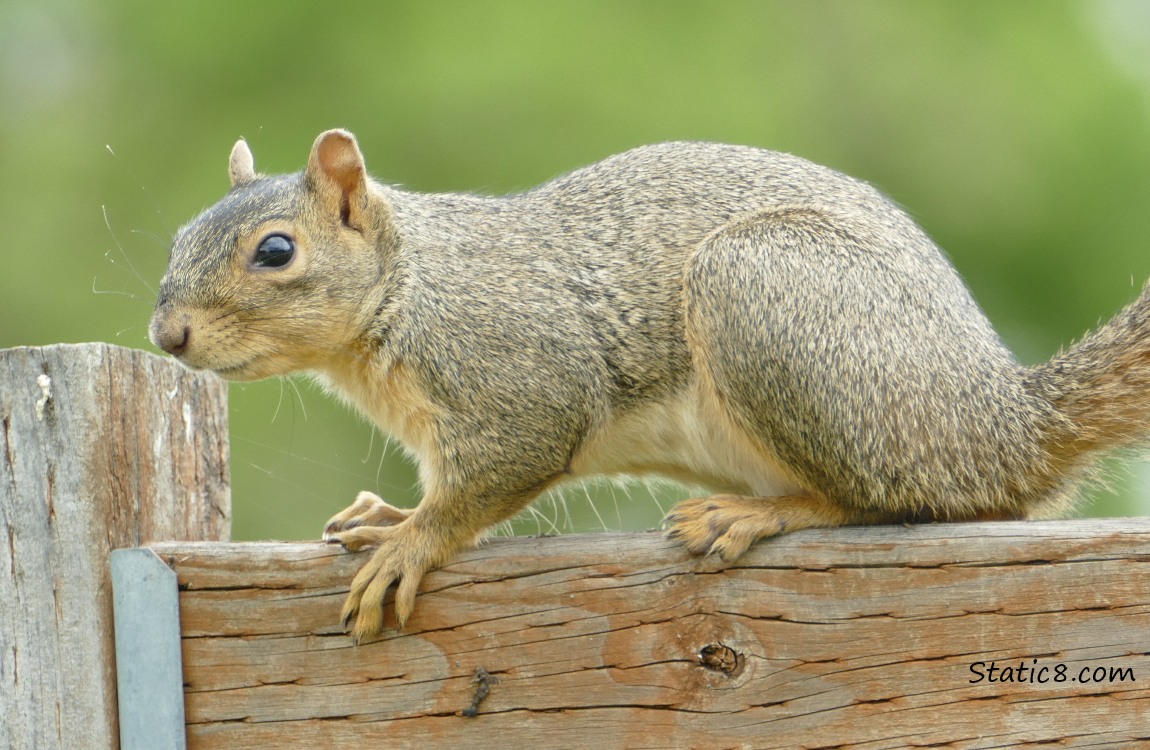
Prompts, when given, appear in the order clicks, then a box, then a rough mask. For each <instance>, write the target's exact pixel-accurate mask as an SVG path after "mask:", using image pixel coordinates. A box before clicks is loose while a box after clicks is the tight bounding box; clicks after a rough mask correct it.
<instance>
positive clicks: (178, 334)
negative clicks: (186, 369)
mask: <svg viewBox="0 0 1150 750" xmlns="http://www.w3.org/2000/svg"><path fill="white" fill-rule="evenodd" d="M191 338H192V327H191V326H184V327H182V328H179V327H177V328H173V329H171V330H168V331H162V332H161V333H160V335H159V336H157V337H156V339H157V340H156V346H158V347H160V348H161V349H163V350H164V351H166V352H167V353H168V354H171V355H172V356H173V357H178V356H180V355H181V354H183V353H184V351H186V350H187V348H188V341H189V340H190V339H191Z"/></svg>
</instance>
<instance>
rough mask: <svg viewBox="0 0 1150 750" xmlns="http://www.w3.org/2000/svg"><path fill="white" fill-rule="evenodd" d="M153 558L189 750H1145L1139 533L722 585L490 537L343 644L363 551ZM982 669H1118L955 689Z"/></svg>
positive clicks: (952, 538)
mask: <svg viewBox="0 0 1150 750" xmlns="http://www.w3.org/2000/svg"><path fill="white" fill-rule="evenodd" d="M153 548H154V549H155V550H156V552H157V553H158V554H160V555H161V557H163V558H164V559H166V560H167V561H168V562H169V564H171V565H172V566H173V567H174V569H175V570H176V572H177V574H178V577H179V580H180V586H181V594H180V601H181V610H182V612H181V619H182V627H183V648H184V676H185V681H186V708H187V718H188V737H189V746H190V747H191V748H199V749H205V748H233V747H243V748H280V747H289V746H290V747H361V746H362V747H368V746H371V747H389V748H392V747H412V748H437V747H462V746H471V747H506V748H531V749H532V750H543V749H544V748H594V749H595V750H606V749H607V748H723V747H740V748H743V747H746V748H751V747H773V748H848V747H849V748H866V749H868V750H869V749H877V748H896V747H923V746H930V747H946V748H989V747H1039V746H1042V747H1046V746H1058V747H1137V746H1139V744H1150V689H1148V688H1150V520H1147V519H1119V520H1107V521H1073V522H1051V523H996V524H966V525H932V526H921V527H916V528H902V527H891V528H865V529H836V530H829V531H807V532H800V533H797V534H794V535H791V536H786V537H782V538H779V539H775V540H771V541H769V542H766V543H763V544H760V545H758V546H757V547H756V548H755V549H753V550H752V552H751V553H749V554H748V555H747V556H746V557H745V558H744V559H743V560H741V561H740V562H739V563H738V564H737V565H735V566H732V567H730V568H727V569H725V570H723V569H720V568H718V567H717V566H716V565H714V564H713V563H711V562H708V561H698V560H693V559H690V558H689V557H687V556H686V555H685V554H684V553H683V551H682V550H681V549H680V548H679V547H678V546H676V545H674V544H669V543H667V542H665V541H663V540H662V539H660V538H659V537H658V536H657V535H655V534H638V535H634V534H632V535H606V534H605V535H592V536H567V537H558V538H550V539H512V540H495V541H492V542H491V543H489V544H487V545H486V546H484V547H482V548H480V549H478V550H475V551H473V552H471V553H468V554H466V555H464V556H462V557H461V558H460V559H459V560H457V561H456V562H454V563H452V564H451V565H449V566H447V567H446V568H444V569H442V570H440V571H436V572H434V573H432V574H430V575H429V576H428V577H427V578H426V579H425V580H424V583H423V586H422V588H421V592H422V593H421V594H420V596H419V598H418V600H417V606H416V613H415V615H414V617H413V618H412V620H411V621H409V623H408V627H407V628H406V630H405V631H404V632H402V633H398V634H397V633H389V634H388V635H387V636H386V637H385V638H383V639H382V640H380V641H377V642H375V643H371V644H367V645H364V646H360V647H355V646H353V645H352V643H351V640H350V639H349V638H348V637H346V636H345V635H344V634H343V633H342V631H341V629H340V627H339V623H338V612H339V606H340V603H341V600H342V598H343V595H344V594H345V592H346V590H347V585H348V581H349V580H350V577H351V576H352V574H353V573H354V572H355V570H356V568H357V567H358V566H359V565H360V564H361V563H362V562H363V560H364V559H365V558H364V555H363V554H357V555H351V554H345V553H342V552H340V551H339V550H338V549H335V548H332V547H327V546H323V545H321V544H290V545H289V544H258V545H252V544H243V545H222V544H205V545H199V544H158V545H154V547H153ZM992 661H993V662H995V663H996V666H998V667H999V668H1001V667H1003V666H1008V665H1009V666H1013V667H1017V666H1018V665H1019V664H1020V662H1021V663H1025V664H1026V665H1028V667H1032V668H1041V667H1047V668H1048V669H1049V670H1056V669H1061V668H1062V667H1059V665H1065V667H1064V668H1065V670H1066V674H1067V676H1068V677H1075V676H1076V675H1077V674H1078V673H1079V671H1080V670H1081V669H1082V668H1083V667H1089V668H1090V669H1094V668H1097V667H1102V668H1104V669H1110V668H1116V669H1119V670H1128V677H1127V679H1126V680H1125V681H1110V680H1109V679H1107V680H1104V681H1102V682H1098V683H1091V684H1084V683H1079V682H1073V681H1066V682H1055V681H1051V682H1047V683H1045V684H1042V683H1038V682H1024V683H1017V682H1007V683H1003V682H995V683H989V682H987V681H986V680H983V681H982V682H979V683H975V684H972V683H971V680H972V679H974V678H975V675H974V673H972V671H971V665H972V664H973V663H975V662H985V663H986V664H987V666H989V664H990V662H992ZM478 670H482V671H483V673H484V674H486V675H489V676H490V677H489V678H485V679H484V680H483V683H484V684H483V686H482V689H481V685H480V684H479V683H478V682H477V681H476V674H477V671H478ZM1054 674H1055V673H1054V672H1053V671H1051V672H1049V673H1048V674H1047V676H1048V677H1053V676H1054ZM1131 678H1132V679H1131ZM482 693H486V695H485V697H483V699H482V700H481V701H477V698H478V697H482V696H481V694H482ZM468 709H473V710H475V711H476V713H477V715H476V716H475V717H474V718H469V717H467V716H465V715H464V712H465V711H466V710H468Z"/></svg>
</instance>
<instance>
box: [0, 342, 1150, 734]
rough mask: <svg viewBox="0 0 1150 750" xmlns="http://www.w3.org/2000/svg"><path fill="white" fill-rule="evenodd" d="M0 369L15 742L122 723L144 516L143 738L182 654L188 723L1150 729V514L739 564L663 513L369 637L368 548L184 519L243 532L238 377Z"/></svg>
mask: <svg viewBox="0 0 1150 750" xmlns="http://www.w3.org/2000/svg"><path fill="white" fill-rule="evenodd" d="M68 362H71V363H73V364H77V363H79V364H77V366H76V368H75V372H77V373H79V375H78V377H79V378H80V380H78V381H77V382H76V383H73V384H72V385H71V386H70V387H66V386H65V384H64V382H62V381H65V380H67V379H68V377H69V376H68V374H67V370H68V367H69V365H68V364H67V363H68ZM85 363H86V364H85ZM80 365H82V366H80ZM45 372H46V373H48V374H49V376H50V377H51V378H52V385H51V391H50V396H49V398H48V400H47V402H45V404H44V406H43V409H42V410H41V411H43V414H44V416H43V417H42V418H41V417H40V416H39V414H40V411H38V410H37V404H38V403H40V401H41V400H42V399H43V398H44V392H43V391H42V390H40V388H39V386H38V385H36V380H37V377H38V375H40V374H43V373H45ZM100 378H104V379H106V380H108V381H109V382H110V383H115V382H117V381H118V380H119V379H120V378H128V379H129V380H130V382H128V383H126V384H125V383H119V384H109V385H96V386H95V387H91V384H92V383H99V382H100ZM29 383H31V384H32V385H31V386H28V384H29ZM12 384H18V385H20V388H22V389H23V390H21V391H20V393H19V395H18V396H12V393H13V391H10V388H11V387H12ZM81 384H83V385H81ZM129 393H130V394H131V397H130V398H129V397H127V395H126V394H129ZM0 395H2V399H0V418H2V419H3V427H4V431H3V440H4V446H3V447H4V448H5V450H4V452H3V453H2V454H0V485H2V487H0V493H3V494H2V495H0V501H2V502H0V526H3V528H0V547H4V546H5V545H6V547H5V549H6V551H7V552H8V553H9V554H8V555H6V556H5V555H0V560H4V559H8V560H10V561H11V566H10V574H0V597H2V598H0V601H2V604H3V610H2V611H0V691H3V692H2V696H3V699H4V700H3V705H2V708H0V748H28V747H36V748H73V747H76V748H105V747H115V746H116V745H115V743H116V723H115V721H114V720H112V719H111V718H110V717H111V716H112V714H110V713H109V708H108V706H109V705H110V704H112V703H114V701H113V700H112V697H111V696H114V694H115V687H114V682H113V675H112V673H111V668H110V667H109V666H108V665H109V664H111V655H110V635H109V628H110V622H109V618H108V617H107V612H108V610H109V606H110V605H109V601H108V600H109V596H108V588H109V587H108V580H109V578H108V573H107V563H106V555H107V552H108V550H109V549H110V548H112V547H119V546H125V547H133V546H138V545H140V544H141V543H143V542H149V544H148V549H149V550H150V551H144V550H136V551H135V552H132V553H117V555H128V554H131V555H133V556H134V558H136V559H139V558H140V556H141V555H142V556H143V557H145V558H148V559H154V560H155V564H156V566H158V568H159V569H161V570H162V571H165V572H166V571H168V570H169V569H170V570H171V571H173V572H174V574H168V577H165V576H160V577H159V579H157V580H158V583H157V580H152V579H154V578H156V577H154V576H152V577H151V578H149V580H150V581H151V582H150V583H147V584H146V585H144V584H139V585H138V582H134V581H133V579H132V578H131V576H127V577H125V576H123V575H121V576H120V577H119V578H117V589H116V596H117V604H118V606H119V600H120V598H121V597H127V598H131V597H132V596H133V595H138V596H137V597H136V598H138V599H142V600H143V601H145V602H149V601H152V600H155V601H156V602H159V601H160V600H162V599H164V597H167V596H169V595H170V599H171V601H172V602H173V603H175V602H177V600H178V624H177V623H176V621H175V619H174V618H175V615H174V614H173V615H172V618H173V620H172V622H171V624H169V625H164V624H162V623H163V622H164V619H163V617H164V616H163V615H162V612H163V611H164V607H163V606H161V605H160V604H156V605H155V606H148V607H145V608H144V610H143V613H142V614H141V612H140V611H139V608H137V610H136V611H135V614H132V613H131V610H130V608H129V609H128V615H126V616H124V617H122V618H120V619H118V620H117V622H116V628H117V633H116V635H117V641H120V642H121V653H120V654H117V656H119V657H120V664H121V667H120V668H121V670H122V672H121V676H122V679H121V682H122V683H123V682H127V681H130V682H132V684H133V685H136V688H137V689H136V690H135V692H132V691H129V692H128V693H127V694H128V695H129V696H131V697H130V698H129V699H128V700H129V701H130V702H132V703H141V702H142V703H145V705H143V706H138V705H130V706H121V707H120V714H121V715H122V716H125V722H127V723H125V724H124V726H125V736H126V737H127V735H128V733H129V731H128V729H127V726H128V723H131V722H133V721H135V722H136V724H139V723H140V722H138V721H137V719H138V717H139V716H140V715H141V714H142V715H144V716H146V717H148V718H149V719H150V721H148V722H143V724H144V726H143V727H142V729H141V727H138V726H135V725H133V727H134V728H133V729H131V732H132V733H133V737H136V734H135V733H136V732H139V731H145V732H146V731H150V730H151V729H158V727H159V724H161V723H162V721H161V716H163V715H164V714H163V712H162V711H158V710H157V708H156V706H157V704H158V702H160V699H159V698H158V697H156V696H161V695H163V694H165V692H166V691H169V690H171V689H173V687H174V689H175V691H176V695H177V696H179V694H180V685H175V686H173V685H172V682H173V680H178V681H179V682H180V683H181V684H182V695H183V705H182V706H180V709H181V717H180V721H181V722H183V723H186V734H185V735H184V736H180V737H179V738H178V742H179V743H180V744H176V745H171V746H172V747H183V746H184V745H183V744H182V743H183V742H185V741H186V747H189V748H256V749H258V748H284V747H337V748H338V747H360V746H365V747H367V746H370V747H388V748H391V747H397V748H398V747H411V748H438V747H462V746H475V747H501V748H503V747H505V748H531V749H532V750H543V749H544V748H593V749H595V750H607V749H608V748H736V747H737V748H759V747H763V748H768V747H769V748H806V749H808V750H814V749H816V748H818V749H820V750H829V749H830V748H858V749H860V750H861V749H863V748H866V749H867V750H877V749H878V748H899V747H945V748H991V747H994V748H1001V747H1020V748H1021V747H1026V748H1037V747H1091V748H1103V747H1114V748H1127V747H1138V746H1148V747H1150V689H1148V685H1150V520H1146V519H1108V520H1081V521H1064V522H1049V523H983V524H965V525H944V524H938V525H926V526H918V527H913V528H905V527H881V528H848V529H835V530H826V531H807V532H800V533H797V534H793V535H790V536H785V537H782V538H779V539H775V540H771V541H769V542H766V543H762V544H759V545H757V546H756V548H754V549H753V550H752V551H751V552H750V553H749V554H748V555H746V556H745V557H744V559H742V560H740V561H739V563H738V564H736V565H734V566H732V567H729V568H726V569H722V568H719V567H717V566H715V565H714V564H713V563H711V562H708V561H698V560H694V559H692V558H690V557H689V556H687V555H686V554H685V553H684V552H683V551H682V550H681V549H680V548H679V547H678V546H676V545H674V544H670V543H667V542H665V541H663V540H662V539H661V538H660V537H659V536H658V535H656V534H600V535H572V536H565V537H556V538H539V539H535V538H532V539H526V538H521V539H500V540H493V541H491V542H490V543H488V544H485V545H484V546H482V547H480V548H479V549H477V550H474V551H472V552H469V553H467V554H464V555H462V556H460V558H459V559H457V560H456V561H454V562H452V563H451V564H449V565H448V566H446V567H445V568H443V569H441V570H439V571H436V572H433V573H431V574H429V575H428V576H427V577H426V579H425V580H424V583H423V585H422V587H421V593H420V596H419V599H418V601H417V608H416V613H415V615H414V616H413V618H412V619H411V620H410V621H409V623H408V626H407V627H406V628H405V630H404V631H403V632H401V633H394V632H391V633H388V634H387V635H386V636H385V637H384V638H382V639H381V640H379V641H376V642H373V643H369V644H365V645H362V646H358V647H357V646H354V645H353V644H352V642H351V640H350V639H349V638H348V637H347V636H346V635H344V634H343V632H342V630H341V629H340V627H339V622H338V612H339V606H340V603H341V601H342V598H343V596H344V595H345V594H346V592H347V587H348V582H349V580H350V578H351V576H352V574H353V573H354V571H355V570H356V568H357V567H358V566H359V565H360V564H362V562H363V560H364V559H365V558H364V555H363V554H357V555H352V554H346V553H343V552H341V551H340V550H338V549H335V548H332V547H329V546H325V545H322V544H318V543H308V544H270V543H266V544H264V543H261V544H251V543H245V544H232V543H226V542H223V541H190V542H189V541H161V539H188V538H191V539H197V540H203V539H211V538H216V539H219V538H222V537H223V536H224V535H225V534H226V523H224V522H225V521H226V518H227V507H228V505H227V484H226V470H225V469H223V468H222V467H223V466H224V464H223V463H222V460H223V454H224V453H225V452H226V436H225V435H224V430H223V425H224V422H223V395H222V392H221V391H220V389H219V386H218V385H217V384H216V383H214V382H213V381H211V380H209V379H204V378H200V377H196V376H192V375H190V374H187V373H184V372H182V371H180V370H179V369H178V368H176V367H175V366H174V365H171V363H169V362H166V361H163V360H159V359H158V358H153V357H151V356H150V355H146V354H141V353H138V352H125V351H123V350H117V349H113V348H107V347H85V348H51V349H46V350H10V351H8V352H0ZM104 399H107V401H106V403H105V402H104ZM53 402H55V403H53ZM147 404H154V405H155V408H153V407H151V406H147ZM49 409H52V410H53V411H52V412H51V415H53V416H49V411H48V410H49ZM73 409H75V410H76V414H75V416H66V415H65V414H64V411H65V410H73ZM121 410H128V412H129V413H127V414H125V413H121ZM93 419H95V420H97V421H95V422H93V421H92V420H93ZM101 419H102V420H103V422H100V421H99V420H101ZM50 420H55V422H50ZM92 424H105V425H110V426H111V427H109V428H100V429H98V430H96V431H95V432H94V431H93V430H92V429H91V428H90V427H89V428H87V429H84V428H83V425H92ZM53 425H55V426H53ZM53 431H55V432H53ZM77 436H81V437H77ZM69 441H74V442H69ZM177 444H178V445H177ZM105 454H106V456H110V457H112V458H106V459H105V460H103V461H101V460H92V459H90V458H87V457H88V456H91V455H105ZM64 455H71V456H73V457H76V460H71V461H70V462H68V463H67V466H70V467H71V468H66V465H65V464H66V462H64V461H63V460H62V459H61V457H62V456H64ZM80 456H84V457H86V458H84V459H83V460H79V458H78V457H80ZM169 466H180V467H185V468H183V469H180V470H178V471H177V470H175V469H172V468H169ZM145 467H150V468H145ZM65 469H66V471H67V473H68V474H69V476H67V477H65V476H64V473H65ZM73 474H74V475H73ZM156 476H163V477H165V478H166V479H165V481H164V482H158V481H157V480H156V479H155V478H154V477H156ZM49 477H50V478H51V479H50V480H49V479H47V478H49ZM145 477H152V478H145ZM168 479H170V481H168ZM101 493H103V494H101ZM97 497H98V498H99V499H98V500H95V499H93V498H97ZM80 506H84V507H80ZM161 506H162V507H161ZM64 509H67V512H66V513H64ZM109 514H110V515H111V517H112V520H111V521H109V520H108V516H109ZM62 516H67V517H68V518H69V519H70V520H69V524H70V525H71V526H74V527H77V528H75V529H73V530H69V531H67V534H68V535H69V536H65V535H64V532H65V529H64V528H63V527H64V525H65V524H64V523H63V521H62ZM141 518H147V519H157V518H168V519H179V520H178V521H176V522H170V521H165V522H163V523H160V522H157V521H155V520H148V521H147V522H146V523H145V522H142V521H141V520H140V519H141ZM101 519H103V520H101ZM113 527H114V529H115V530H113ZM122 527H124V528H127V529H129V531H125V530H124V528H122ZM93 529H94V531H93ZM153 555H154V556H155V557H154V558H153V557H152V556H153ZM6 567H7V566H6ZM85 575H86V576H87V577H86V578H83V580H82V581H81V580H80V578H81V577H82V576H85ZM138 577H139V576H138ZM144 577H147V576H144ZM169 578H170V580H169ZM157 587H158V588H157ZM165 587H167V589H170V590H169V591H168V592H167V593H164V591H165ZM133 592H135V594H134V593H133ZM141 592H142V593H141ZM85 608H86V609H85ZM119 611H120V610H118V612H119ZM172 611H173V612H175V604H173V606H172ZM156 623H160V624H156ZM77 630H79V631H81V632H83V633H84V639H81V638H79V636H77V635H75V633H76V631H77ZM156 630H161V631H170V632H168V633H167V635H168V636H170V638H171V643H172V644H174V645H173V647H172V648H174V649H175V650H176V654H175V662H176V664H175V669H176V672H175V674H176V675H177V676H176V677H173V676H172V675H171V674H170V673H166V672H164V670H163V669H159V668H156V666H155V664H156V662H157V661H159V660H160V659H158V658H153V657H151V656H150V654H151V653H152V652H151V651H150V650H149V647H148V646H147V642H148V641H149V638H148V634H149V633H152V632H154V631H156ZM124 644H133V646H128V647H126V646H125V645H124ZM135 644H138V645H135ZM124 652H127V653H124ZM133 659H135V661H133ZM141 660H142V661H143V664H141V663H140V661H141ZM181 670H182V675H180V671H181ZM129 675H130V677H129ZM140 680H143V682H142V683H140ZM149 680H151V681H152V684H151V685H150V687H149V683H148V681H149ZM80 684H82V685H84V686H85V689H80V688H79V687H78V685H80ZM140 684H143V685H144V688H143V689H144V692H143V693H142V694H143V695H145V696H151V699H150V700H146V699H145V700H142V699H141V698H140V697H139V696H140V695H141V693H140V692H139V685H140ZM121 693H122V694H123V693H124V686H123V685H121ZM10 696H11V697H12V700H10V699H9V697H10ZM141 708H142V709H143V711H142V712H141V710H140V709H141ZM91 717H97V718H100V717H103V718H100V721H101V722H102V724H101V726H103V727H105V728H104V729H102V730H101V732H100V733H95V732H91V731H89V726H86V725H83V724H79V725H77V724H76V723H75V722H77V721H80V720H82V719H83V720H85V721H87V720H89V719H90V718H91ZM133 717H136V719H133ZM97 723H100V722H97ZM178 733H180V734H182V733H183V732H182V731H181V732H178ZM185 738H186V739H185ZM131 741H132V742H136V743H138V744H136V745H132V746H129V745H125V747H126V748H129V750H134V748H136V747H140V748H148V750H153V749H154V748H158V747H168V746H169V745H167V744H165V743H166V740H165V741H164V742H160V741H159V740H155V741H153V744H146V743H147V742H148V740H147V739H146V736H145V737H144V738H143V739H132V740H131ZM139 743H143V744H139Z"/></svg>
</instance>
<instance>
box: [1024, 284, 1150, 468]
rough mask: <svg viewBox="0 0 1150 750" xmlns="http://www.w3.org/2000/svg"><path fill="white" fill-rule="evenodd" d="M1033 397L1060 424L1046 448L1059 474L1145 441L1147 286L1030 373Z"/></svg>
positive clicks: (1149, 351) (1149, 392)
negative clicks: (1096, 456) (1038, 398)
mask: <svg viewBox="0 0 1150 750" xmlns="http://www.w3.org/2000/svg"><path fill="white" fill-rule="evenodd" d="M1029 380H1030V385H1031V387H1032V388H1033V390H1034V392H1035V393H1037V394H1038V395H1040V396H1042V397H1043V398H1045V399H1046V400H1047V401H1049V402H1050V403H1051V404H1052V405H1053V406H1054V408H1055V410H1056V411H1057V412H1058V414H1059V415H1060V416H1061V417H1062V418H1063V419H1060V420H1059V421H1060V422H1061V425H1059V426H1058V427H1057V428H1056V429H1054V430H1053V434H1052V435H1051V440H1050V443H1049V444H1048V445H1047V446H1046V447H1047V450H1048V451H1049V453H1050V455H1051V457H1052V458H1053V459H1054V460H1055V463H1056V464H1058V465H1059V467H1060V468H1061V469H1062V470H1073V469H1074V468H1075V467H1080V466H1081V465H1083V464H1084V463H1086V462H1087V461H1088V460H1089V456H1090V454H1092V453H1096V452H1099V451H1108V450H1114V449H1120V448H1127V447H1131V446H1133V445H1136V444H1138V443H1140V442H1142V441H1144V440H1146V438H1147V437H1148V436H1150V284H1148V285H1147V286H1146V287H1144V288H1143V289H1142V293H1141V295H1139V297H1138V299H1137V300H1135V301H1134V302H1132V303H1131V304H1130V305H1128V306H1127V307H1126V308H1124V309H1123V310H1122V311H1121V312H1119V313H1118V314H1117V315H1115V316H1114V318H1112V319H1111V320H1110V321H1109V322H1107V323H1106V324H1104V325H1103V326H1102V327H1100V328H1099V329H1097V330H1096V331H1094V332H1092V333H1090V334H1088V335H1087V336H1086V337H1085V338H1083V339H1082V340H1081V341H1079V342H1078V343H1076V344H1075V345H1073V346H1071V347H1070V348H1069V349H1067V350H1065V351H1063V352H1060V353H1059V354H1057V355H1056V356H1055V357H1054V358H1053V359H1051V360H1050V361H1049V362H1047V363H1046V364H1043V365H1039V366H1038V367H1035V368H1033V369H1032V370H1031V371H1030V378H1029Z"/></svg>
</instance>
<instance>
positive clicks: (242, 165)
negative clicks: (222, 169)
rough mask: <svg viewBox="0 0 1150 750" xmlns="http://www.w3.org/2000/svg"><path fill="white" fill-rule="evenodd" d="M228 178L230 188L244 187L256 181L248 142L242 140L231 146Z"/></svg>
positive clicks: (254, 166) (253, 162)
mask: <svg viewBox="0 0 1150 750" xmlns="http://www.w3.org/2000/svg"><path fill="white" fill-rule="evenodd" d="M228 177H230V178H231V181H232V187H239V186H240V185H246V184H248V183H249V182H252V181H254V180H255V179H256V162H255V159H254V158H253V157H252V150H251V149H250V148H248V142H247V141H245V140H244V139H243V138H241V139H239V140H238V141H236V145H234V146H232V155H231V156H229V157H228Z"/></svg>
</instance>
